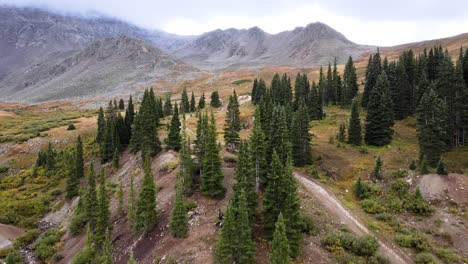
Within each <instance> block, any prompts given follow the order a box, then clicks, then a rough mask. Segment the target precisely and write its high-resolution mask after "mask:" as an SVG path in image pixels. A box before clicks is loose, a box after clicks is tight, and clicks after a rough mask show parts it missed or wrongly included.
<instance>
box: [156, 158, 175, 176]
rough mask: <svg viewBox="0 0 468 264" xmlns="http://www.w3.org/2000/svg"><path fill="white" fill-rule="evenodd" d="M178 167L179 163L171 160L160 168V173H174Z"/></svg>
mask: <svg viewBox="0 0 468 264" xmlns="http://www.w3.org/2000/svg"><path fill="white" fill-rule="evenodd" d="M177 165H179V162H178V161H176V160H170V161H168V162H165V163H164V164H162V165H161V167H160V168H159V170H160V171H163V172H167V173H170V172H172V171H173V170H174V169H175V168H177Z"/></svg>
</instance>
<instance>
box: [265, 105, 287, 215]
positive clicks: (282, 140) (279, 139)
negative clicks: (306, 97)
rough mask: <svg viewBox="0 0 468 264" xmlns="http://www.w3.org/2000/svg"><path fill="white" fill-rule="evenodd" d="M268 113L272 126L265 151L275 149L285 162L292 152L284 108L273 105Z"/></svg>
mask: <svg viewBox="0 0 468 264" xmlns="http://www.w3.org/2000/svg"><path fill="white" fill-rule="evenodd" d="M270 115H271V124H274V126H272V127H271V128H270V131H268V133H267V134H268V135H269V142H268V143H269V145H268V150H267V153H273V150H276V152H277V154H278V155H279V158H280V160H281V163H282V164H286V160H287V158H288V157H291V154H292V146H291V134H290V132H289V127H288V123H287V120H286V109H285V108H284V107H283V106H275V107H274V108H273V111H272V112H270ZM262 125H263V122H262ZM267 158H268V159H267V163H268V164H271V161H272V156H271V155H268V156H267ZM277 215H278V214H276V215H275V217H276V216H277Z"/></svg>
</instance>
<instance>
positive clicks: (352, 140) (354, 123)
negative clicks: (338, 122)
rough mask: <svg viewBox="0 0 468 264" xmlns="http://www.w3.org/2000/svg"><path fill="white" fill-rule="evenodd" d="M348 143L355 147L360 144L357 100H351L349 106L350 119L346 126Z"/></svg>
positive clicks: (360, 135) (359, 120)
mask: <svg viewBox="0 0 468 264" xmlns="http://www.w3.org/2000/svg"><path fill="white" fill-rule="evenodd" d="M348 143H349V144H353V145H356V146H359V145H361V143H362V134H361V119H360V117H359V106H358V103H357V100H356V99H355V100H353V104H352V106H351V117H350V118H349V125H348Z"/></svg>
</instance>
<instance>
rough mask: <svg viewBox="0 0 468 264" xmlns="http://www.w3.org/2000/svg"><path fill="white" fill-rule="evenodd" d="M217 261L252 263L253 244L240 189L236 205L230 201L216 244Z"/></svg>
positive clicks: (246, 210)
mask: <svg viewBox="0 0 468 264" xmlns="http://www.w3.org/2000/svg"><path fill="white" fill-rule="evenodd" d="M216 256H217V259H218V261H219V263H254V256H255V244H254V242H253V241H252V231H251V228H250V223H249V212H248V207H247V199H246V197H245V193H244V192H242V191H241V193H240V194H239V201H238V203H237V206H235V205H234V204H233V203H232V202H230V204H229V206H228V209H227V212H226V218H225V220H224V224H223V230H222V232H221V239H220V241H219V242H218V244H217V245H216Z"/></svg>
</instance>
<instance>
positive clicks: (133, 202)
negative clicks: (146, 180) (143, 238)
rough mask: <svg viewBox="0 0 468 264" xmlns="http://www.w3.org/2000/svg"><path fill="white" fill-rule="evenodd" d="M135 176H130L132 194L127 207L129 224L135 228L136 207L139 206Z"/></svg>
mask: <svg viewBox="0 0 468 264" xmlns="http://www.w3.org/2000/svg"><path fill="white" fill-rule="evenodd" d="M134 179H135V176H134V175H133V173H132V174H131V175H130V192H129V194H128V205H127V222H128V223H129V225H130V227H132V228H134V227H135V216H136V206H137V197H136V193H135V184H134Z"/></svg>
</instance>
